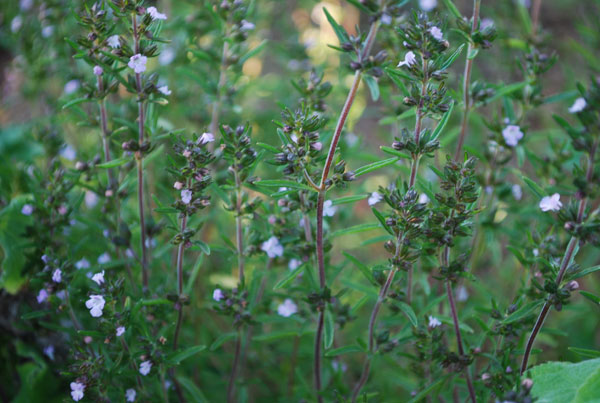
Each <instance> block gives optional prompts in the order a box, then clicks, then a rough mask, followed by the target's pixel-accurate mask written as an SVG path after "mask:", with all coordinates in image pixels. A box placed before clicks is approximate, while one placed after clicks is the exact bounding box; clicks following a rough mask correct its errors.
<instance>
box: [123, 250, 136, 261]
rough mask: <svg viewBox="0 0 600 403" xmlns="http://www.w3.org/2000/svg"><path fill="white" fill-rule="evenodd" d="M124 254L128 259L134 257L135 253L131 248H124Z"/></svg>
mask: <svg viewBox="0 0 600 403" xmlns="http://www.w3.org/2000/svg"><path fill="white" fill-rule="evenodd" d="M125 256H127V257H128V258H129V259H133V258H134V257H135V254H134V253H133V251H132V250H131V249H129V248H128V249H127V250H125Z"/></svg>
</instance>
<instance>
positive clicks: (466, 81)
mask: <svg viewBox="0 0 600 403" xmlns="http://www.w3.org/2000/svg"><path fill="white" fill-rule="evenodd" d="M480 6H481V0H473V25H471V34H473V33H474V32H475V31H476V30H477V26H478V25H479V8H480ZM472 49H473V43H472V42H469V47H468V50H467V57H466V62H465V72H464V77H463V104H464V111H463V117H462V123H461V126H460V135H459V136H458V145H457V146H456V154H455V155H454V160H455V161H458V160H459V159H460V157H461V153H462V148H463V144H464V142H465V138H466V137H467V129H468V122H469V112H470V110H471V95H470V94H469V87H470V85H471V71H472V69H473V60H474V59H472V58H471V59H469V55H470V54H471V50H472Z"/></svg>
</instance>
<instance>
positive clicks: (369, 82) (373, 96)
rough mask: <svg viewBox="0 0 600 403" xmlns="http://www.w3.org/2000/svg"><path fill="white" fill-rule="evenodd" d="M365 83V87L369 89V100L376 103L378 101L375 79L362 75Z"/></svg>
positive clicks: (377, 87)
mask: <svg viewBox="0 0 600 403" xmlns="http://www.w3.org/2000/svg"><path fill="white" fill-rule="evenodd" d="M363 78H364V80H365V83H366V84H367V87H369V91H370V92H371V99H372V100H373V101H377V100H378V99H379V84H377V80H376V79H375V77H373V76H370V75H367V74H365V75H363Z"/></svg>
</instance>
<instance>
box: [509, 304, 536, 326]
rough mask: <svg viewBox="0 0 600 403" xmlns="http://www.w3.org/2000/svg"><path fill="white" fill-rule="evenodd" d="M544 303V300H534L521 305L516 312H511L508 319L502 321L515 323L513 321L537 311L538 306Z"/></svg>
mask: <svg viewBox="0 0 600 403" xmlns="http://www.w3.org/2000/svg"><path fill="white" fill-rule="evenodd" d="M543 303H544V301H532V302H530V303H528V304H525V305H523V306H522V307H520V308H519V309H517V310H516V311H515V312H513V313H511V314H510V315H509V316H508V317H507V318H506V319H504V320H503V321H502V323H504V324H509V323H513V322H516V321H519V320H521V319H524V318H526V317H527V316H529V315H531V314H533V313H537V311H538V308H539V307H540V306H542V304H543Z"/></svg>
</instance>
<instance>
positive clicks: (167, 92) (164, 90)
mask: <svg viewBox="0 0 600 403" xmlns="http://www.w3.org/2000/svg"><path fill="white" fill-rule="evenodd" d="M158 92H160V93H161V94H163V95H171V90H170V89H169V86H168V85H163V86H160V87H158Z"/></svg>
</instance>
